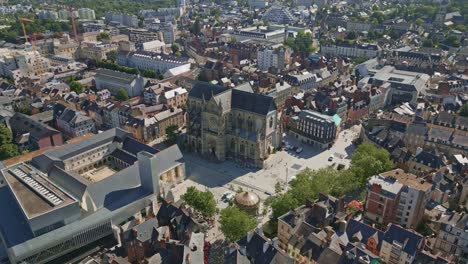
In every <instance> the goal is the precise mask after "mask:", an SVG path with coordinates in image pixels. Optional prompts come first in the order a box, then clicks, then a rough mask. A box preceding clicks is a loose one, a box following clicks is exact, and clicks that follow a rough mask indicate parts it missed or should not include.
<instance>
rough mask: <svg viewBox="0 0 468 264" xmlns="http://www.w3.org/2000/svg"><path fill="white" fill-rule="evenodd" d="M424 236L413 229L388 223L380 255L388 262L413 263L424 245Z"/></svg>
mask: <svg viewBox="0 0 468 264" xmlns="http://www.w3.org/2000/svg"><path fill="white" fill-rule="evenodd" d="M424 245H425V243H424V237H423V236H422V235H420V234H418V233H416V232H415V231H413V230H410V229H405V228H403V227H401V226H399V225H395V224H389V226H388V228H387V230H386V231H385V235H384V237H383V241H382V246H381V248H380V257H381V258H382V260H383V261H384V262H385V263H388V264H406V263H413V262H414V260H415V258H416V256H417V254H418V253H419V252H420V251H422V249H423V247H424Z"/></svg>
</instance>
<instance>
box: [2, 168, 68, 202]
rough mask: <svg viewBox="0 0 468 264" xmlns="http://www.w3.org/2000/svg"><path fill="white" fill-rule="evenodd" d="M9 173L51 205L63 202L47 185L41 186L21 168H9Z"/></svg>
mask: <svg viewBox="0 0 468 264" xmlns="http://www.w3.org/2000/svg"><path fill="white" fill-rule="evenodd" d="M10 173H11V174H13V175H14V176H16V177H17V178H18V179H19V180H20V181H22V182H23V183H25V184H26V185H27V186H29V187H30V188H31V189H33V190H34V191H35V192H36V193H37V194H39V195H40V196H42V197H43V198H44V199H46V200H47V201H48V202H49V203H51V204H53V205H59V204H60V203H62V202H63V200H62V199H61V198H60V197H58V196H57V195H55V194H54V193H53V192H52V191H51V190H49V189H48V188H47V187H45V186H43V185H42V184H41V183H39V182H38V181H36V180H35V179H33V178H32V177H31V176H29V175H28V174H27V173H26V172H24V171H23V170H22V169H20V168H16V169H14V170H13V171H12V170H10Z"/></svg>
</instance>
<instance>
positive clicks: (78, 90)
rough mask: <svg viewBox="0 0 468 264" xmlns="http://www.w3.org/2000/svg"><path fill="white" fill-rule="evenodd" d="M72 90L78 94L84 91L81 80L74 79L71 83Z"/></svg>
mask: <svg viewBox="0 0 468 264" xmlns="http://www.w3.org/2000/svg"><path fill="white" fill-rule="evenodd" d="M70 90H72V91H74V92H75V93H77V94H80V93H82V92H83V91H84V87H83V85H82V84H81V83H80V82H77V81H72V82H71V83H70Z"/></svg>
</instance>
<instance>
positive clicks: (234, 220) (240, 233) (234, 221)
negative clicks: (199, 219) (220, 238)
mask: <svg viewBox="0 0 468 264" xmlns="http://www.w3.org/2000/svg"><path fill="white" fill-rule="evenodd" d="M219 223H220V225H221V227H220V229H221V232H223V234H224V236H225V237H226V240H227V241H229V242H236V241H238V240H239V239H241V238H242V237H244V236H245V235H246V234H247V232H249V231H250V230H252V229H254V228H255V227H256V225H257V223H256V221H255V218H254V217H252V216H250V215H248V214H247V213H246V212H244V211H242V210H240V209H239V208H237V207H236V206H229V207H227V208H225V209H223V210H221V216H220V218H219Z"/></svg>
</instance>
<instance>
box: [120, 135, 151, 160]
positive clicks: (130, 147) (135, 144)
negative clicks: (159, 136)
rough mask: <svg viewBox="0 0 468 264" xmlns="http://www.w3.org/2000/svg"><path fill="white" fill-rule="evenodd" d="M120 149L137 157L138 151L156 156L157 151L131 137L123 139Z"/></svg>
mask: <svg viewBox="0 0 468 264" xmlns="http://www.w3.org/2000/svg"><path fill="white" fill-rule="evenodd" d="M122 149H123V150H125V151H127V152H129V153H131V154H133V155H135V156H136V155H137V154H138V152H140V151H146V152H148V153H150V154H156V153H158V151H157V150H156V149H154V148H152V147H150V146H148V145H146V144H143V143H141V142H139V141H137V140H135V139H134V138H132V137H125V139H124V140H123V143H122Z"/></svg>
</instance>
